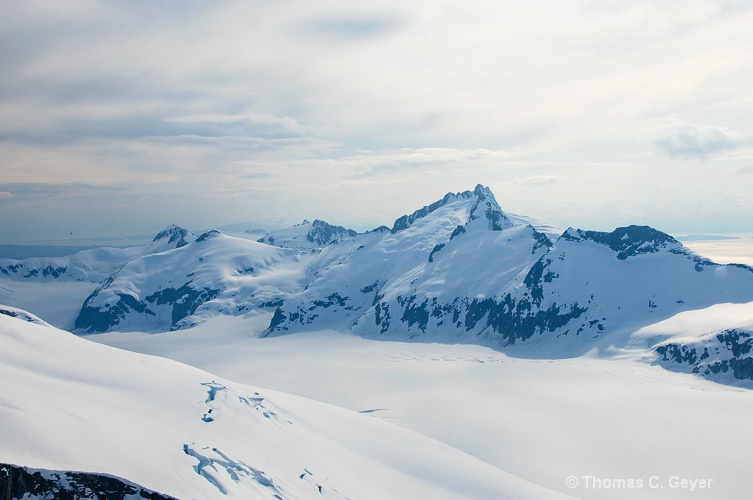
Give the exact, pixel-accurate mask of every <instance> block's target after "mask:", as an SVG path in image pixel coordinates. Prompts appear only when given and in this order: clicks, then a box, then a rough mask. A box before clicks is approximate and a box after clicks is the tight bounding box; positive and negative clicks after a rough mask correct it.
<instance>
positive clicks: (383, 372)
mask: <svg viewBox="0 0 753 500" xmlns="http://www.w3.org/2000/svg"><path fill="white" fill-rule="evenodd" d="M730 307H733V308H737V309H740V311H738V315H739V316H740V317H741V316H744V315H745V314H746V313H745V312H744V311H743V309H746V310H747V311H748V312H750V311H751V308H753V304H748V305H738V304H734V305H730ZM725 309H726V310H729V309H728V308H726V307H721V308H720V311H722V312H720V313H719V314H716V313H715V314H713V316H715V317H716V320H709V321H708V322H707V323H706V324H705V325H704V329H705V328H709V329H715V328H720V327H723V326H724V324H725V320H724V317H725V314H724V312H723V311H724V310H725ZM685 314H688V313H685ZM700 314H702V313H700ZM268 316H269V315H268V314H267V315H262V316H259V317H257V318H246V319H243V318H237V317H236V318H233V317H216V318H213V319H212V320H210V321H208V322H206V323H204V324H201V325H199V326H197V327H195V328H191V329H188V330H184V331H176V332H168V333H163V334H159V335H148V334H143V333H138V332H134V333H107V334H101V335H92V336H88V337H87V338H88V339H90V340H93V341H95V342H101V343H106V344H110V345H113V346H118V347H122V348H126V349H131V350H134V351H140V352H145V353H151V354H155V355H159V356H165V357H170V358H173V359H176V360H180V361H183V362H186V363H189V364H192V365H194V366H198V367H202V368H204V369H207V370H209V371H211V372H214V373H217V374H219V375H222V376H224V377H226V378H229V379H233V380H237V381H241V382H245V383H255V384H259V385H262V386H264V387H270V388H274V389H277V390H282V391H285V392H290V393H294V394H299V395H302V396H306V397H309V398H312V399H316V400H319V401H324V402H327V403H331V404H335V405H338V406H342V407H345V408H348V409H351V410H355V411H360V412H364V413H366V414H368V415H370V416H371V417H373V418H375V419H379V420H385V421H387V422H391V423H395V424H398V425H400V426H402V427H405V428H408V429H411V430H413V431H416V432H419V433H421V434H424V435H426V436H429V437H432V438H434V439H437V440H439V441H442V442H444V443H447V444H449V445H451V446H453V447H455V448H458V449H460V450H463V451H465V452H467V453H469V454H471V455H473V456H475V457H477V458H480V459H482V460H484V461H485V462H487V463H489V464H492V465H494V466H497V467H499V468H501V469H503V470H506V471H510V472H511V473H513V474H515V475H516V476H519V477H521V478H524V479H526V480H528V481H531V482H533V483H536V484H540V485H543V486H545V487H548V488H550V489H554V490H559V491H560V492H563V493H566V494H570V495H573V496H575V497H577V498H583V499H594V500H596V499H634V498H642V499H643V498H646V499H691V498H692V499H709V500H711V499H718V498H746V497H747V495H748V494H749V492H750V480H749V474H748V469H749V467H748V463H749V462H748V456H749V444H750V442H751V439H753V430H751V428H750V426H749V425H748V423H747V422H748V419H749V415H751V412H753V392H751V391H750V390H747V389H740V388H735V387H730V386H725V385H720V384H716V383H713V382H709V381H706V380H703V379H700V378H698V377H696V376H694V375H690V374H685V373H674V372H670V371H667V370H665V369H663V368H661V367H659V366H652V365H651V364H650V363H647V362H646V361H647V360H648V361H650V356H647V355H646V352H647V351H646V350H645V347H644V348H641V349H638V348H637V347H636V345H632V346H629V348H625V349H619V350H615V351H612V352H607V351H606V350H601V351H596V350H595V351H593V352H590V353H587V354H586V355H583V356H580V357H576V358H567V359H525V358H516V357H510V356H508V355H505V354H503V353H501V352H499V351H496V350H493V349H490V348H487V347H482V346H478V345H462V344H454V345H447V344H435V343H417V342H412V343H406V342H394V341H377V340H371V339H364V338H361V337H358V336H354V335H351V334H348V333H346V332H335V331H309V332H303V333H298V334H291V335H286V336H281V337H270V338H256V336H255V331H257V330H260V329H263V328H264V327H265V325H266V323H267V322H268V320H269V318H268ZM676 321H677V322H678V323H676V324H679V322H681V321H682V318H680V317H678V318H676ZM665 324H666V323H665ZM659 328H661V327H659ZM637 335H639V336H640V335H642V333H641V334H637ZM640 341H641V342H642V341H645V339H641V340H640ZM637 342H638V340H636V341H635V342H634V344H636V343H637ZM570 476H574V477H575V478H576V479H577V480H578V481H579V485H578V486H577V487H576V488H572V489H571V488H568V487H567V485H566V481H567V480H568V477H570ZM677 478H680V479H694V480H700V479H708V480H711V482H710V483H708V484H710V487H707V488H698V487H697V485H698V484H699V483H696V488H695V489H694V490H693V491H692V492H691V491H689V487H688V488H681V487H674V486H676V484H675V482H674V481H675V479H677ZM595 479H599V480H610V481H611V480H628V479H633V480H641V481H642V487H641V488H637V489H630V488H604V487H603V486H604V483H603V481H602V483H601V486H602V487H601V488H599V487H595V485H594V483H593V481H594V480H595ZM589 481H591V483H589ZM649 481H653V483H652V484H655V485H656V486H657V487H656V488H652V487H650V485H649ZM495 498H497V497H495ZM499 498H504V496H500V497H499Z"/></svg>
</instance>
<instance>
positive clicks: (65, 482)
mask: <svg viewBox="0 0 753 500" xmlns="http://www.w3.org/2000/svg"><path fill="white" fill-rule="evenodd" d="M27 498H28V499H32V498H34V499H50V500H53V499H54V500H78V499H82V498H94V499H102V500H104V499H107V500H121V499H126V498H128V499H137V498H144V499H147V500H168V499H172V498H173V497H169V496H165V495H162V494H160V493H157V492H154V491H150V490H147V489H146V488H143V487H141V486H139V485H137V484H134V483H131V482H129V481H126V480H124V479H120V478H117V477H114V476H109V475H105V474H93V473H87V472H71V471H52V470H43V469H30V468H28V467H17V466H15V465H10V464H0V500H21V499H27Z"/></svg>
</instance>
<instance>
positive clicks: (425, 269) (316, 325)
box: [0, 185, 753, 373]
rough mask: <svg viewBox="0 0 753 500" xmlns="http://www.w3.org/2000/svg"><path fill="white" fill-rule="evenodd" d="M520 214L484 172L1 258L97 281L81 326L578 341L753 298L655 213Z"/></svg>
mask: <svg viewBox="0 0 753 500" xmlns="http://www.w3.org/2000/svg"><path fill="white" fill-rule="evenodd" d="M521 221H523V222H521ZM524 221H525V219H521V218H519V217H510V216H508V215H507V214H505V213H504V212H503V211H502V209H501V208H500V206H499V205H498V203H497V201H496V200H495V198H494V195H493V194H492V192H491V191H490V190H489V189H488V188H486V187H484V186H481V185H479V186H477V187H476V188H475V189H474V190H473V191H465V192H460V193H448V194H447V195H446V196H444V197H443V198H442V199H441V200H438V201H436V202H435V203H432V204H430V205H427V206H425V207H423V208H421V209H419V210H416V211H415V212H413V213H412V214H409V215H404V216H402V217H400V218H398V219H397V220H396V221H395V222H394V224H393V225H392V228H391V229H390V228H389V227H386V226H382V227H380V228H377V229H374V230H373V231H368V232H365V233H360V234H359V233H356V232H355V231H352V230H349V229H346V228H343V227H340V226H333V225H330V224H327V223H326V222H324V221H320V220H315V221H314V222H313V223H310V222H308V221H304V223H302V224H299V225H297V226H294V227H293V228H290V229H285V230H281V231H275V232H272V233H269V234H266V235H265V236H263V237H262V238H260V239H259V240H257V241H254V240H251V239H246V238H241V237H235V236H230V235H227V234H223V233H221V232H219V231H210V232H207V233H204V234H201V235H198V236H197V235H194V234H192V233H190V232H189V231H187V230H185V229H183V228H179V227H177V226H170V227H168V228H167V229H165V230H164V231H162V232H161V233H159V234H158V235H157V237H156V238H155V239H154V241H153V242H152V243H151V244H150V245H147V246H146V247H144V248H142V249H140V250H139V251H138V252H134V251H130V253H128V252H125V253H124V252H123V251H120V252H115V253H112V252H111V253H110V254H103V253H102V251H100V253H99V254H97V257H98V259H99V260H97V262H98V264H97V265H96V266H95V265H94V264H91V263H90V262H91V261H92V260H94V259H93V258H91V259H87V258H86V255H87V254H86V252H81V253H79V254H76V255H75V256H71V257H69V258H56V259H27V260H22V261H18V260H16V261H14V260H8V259H4V260H0V273H2V275H4V276H5V277H6V278H8V279H16V280H21V279H32V280H74V279H78V280H81V279H90V280H91V282H92V283H93V288H94V290H93V291H92V292H91V294H90V295H89V297H88V298H87V299H86V301H85V302H84V304H83V305H82V306H81V308H80V310H79V311H78V314H77V315H76V319H75V323H74V324H73V325H72V326H73V330H74V331H75V332H76V333H80V334H86V333H96V332H106V331H119V330H120V331H128V330H140V331H152V332H159V331H166V330H178V329H181V328H187V327H190V326H192V325H195V324H197V323H199V322H201V321H203V320H205V319H206V318H208V317H211V316H216V315H220V314H224V315H235V316H238V315H247V314H259V312H260V311H267V313H268V314H269V315H270V317H271V321H270V323H269V325H268V327H267V328H266V330H264V331H263V332H262V333H261V335H263V336H274V335H282V334H285V333H292V332H297V331H303V330H317V329H338V330H348V331H352V332H354V333H355V334H358V335H361V336H364V337H369V338H389V339H393V340H405V339H416V340H425V341H442V342H479V343H484V344H488V345H496V346H500V347H501V346H510V345H513V344H522V343H526V342H527V343H531V342H532V341H535V342H534V343H535V344H538V343H541V342H547V339H550V338H552V339H553V338H561V339H580V340H573V341H572V342H571V345H580V346H582V352H585V350H587V349H588V346H589V345H590V343H592V342H593V340H594V339H604V338H606V337H607V336H609V335H612V334H613V333H614V332H618V331H621V330H624V329H625V328H628V327H630V328H640V326H642V325H644V324H648V323H650V322H656V321H659V320H661V319H663V318H667V317H670V316H671V315H674V314H676V313H678V312H681V311H684V310H689V309H699V308H704V307H708V306H710V305H712V304H717V303H720V302H749V301H753V269H751V268H750V267H747V266H743V265H735V264H731V265H720V264H716V263H714V262H711V261H709V260H708V259H705V258H702V257H700V256H698V255H696V254H694V253H693V252H691V251H690V250H688V249H686V248H685V247H683V246H682V244H681V243H680V242H678V241H677V240H676V239H674V238H673V237H671V236H669V235H667V234H665V233H662V232H660V231H657V230H656V229H653V228H651V227H646V226H628V227H622V228H617V229H615V230H614V231H612V232H598V231H586V230H580V229H573V228H569V229H567V230H566V231H564V232H563V233H562V234H560V235H559V236H558V237H554V236H551V234H552V233H551V231H549V232H548V233H547V234H545V233H544V232H541V231H539V230H537V229H536V228H535V227H533V226H532V225H530V224H527V223H525V222H524ZM90 252H94V251H90ZM108 258H109V259H110V260H109V261H108V260H107V259H108ZM81 269H84V270H85V271H86V272H84V271H81ZM664 355H665V356H671V353H665V354H664ZM668 359H669V358H668ZM745 373H748V372H745Z"/></svg>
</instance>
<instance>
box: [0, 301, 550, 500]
mask: <svg viewBox="0 0 753 500" xmlns="http://www.w3.org/2000/svg"><path fill="white" fill-rule="evenodd" d="M0 343H1V344H2V346H3V348H2V350H0V421H2V422H3V425H2V427H0V462H2V463H10V464H15V465H21V466H25V467H30V468H35V469H51V470H72V471H85V472H94V473H105V474H111V475H114V476H117V477H121V478H124V479H126V480H128V481H132V482H133V483H136V484H138V485H141V486H143V487H146V488H148V489H150V490H153V491H157V492H160V493H163V494H167V495H171V496H175V497H178V498H203V499H204V498H206V499H208V498H380V499H381V498H505V497H509V498H564V497H563V495H560V494H557V493H554V492H551V491H548V490H546V489H544V488H541V487H539V486H536V485H534V484H531V483H529V482H526V481H523V480H521V479H518V478H517V477H515V476H512V475H511V474H508V473H506V472H503V471H502V470H500V469H498V468H496V467H493V466H491V465H489V464H487V463H484V462H482V461H480V460H478V459H475V458H473V457H471V456H469V455H466V454H464V453H462V452H459V451H457V450H455V449H453V448H451V447H449V446H447V445H444V444H442V443H439V442H436V441H433V440H431V439H428V438H426V437H423V436H421V435H419V434H416V433H413V432H410V431H407V430H405V429H403V428H400V427H398V426H395V425H392V424H389V423H386V422H383V421H380V420H377V419H372V418H368V417H367V416H364V415H359V414H357V413H355V412H351V411H348V410H344V409H341V408H337V407H334V406H329V405H326V404H323V403H318V402H315V401H311V400H306V399H302V398H300V397H296V396H291V395H288V394H283V393H280V392H277V391H272V390H262V389H257V388H254V387H250V386H245V385H241V384H237V383H233V382H230V381H227V380H224V379H222V378H219V377H217V376H214V375H212V374H210V373H208V372H204V371H201V370H199V369H196V368H191V367H189V366H186V365H182V364H179V363H176V362H174V361H169V360H166V359H161V358H156V357H150V356H145V355H142V354H135V353H129V352H125V351H121V350H117V349H113V348H110V347H106V346H102V345H97V344H95V343H92V342H88V341H86V340H84V339H81V338H77V337H75V336H74V335H72V334H69V333H66V332H63V331H60V330H57V329H55V328H52V327H49V326H45V325H40V324H37V323H34V322H30V321H25V320H23V319H19V318H18V317H11V316H9V315H6V314H3V315H0ZM279 368H280V367H277V370H279Z"/></svg>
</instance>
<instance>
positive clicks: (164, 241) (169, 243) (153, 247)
mask: <svg viewBox="0 0 753 500" xmlns="http://www.w3.org/2000/svg"><path fill="white" fill-rule="evenodd" d="M195 240H196V236H195V235H193V234H192V233H191V232H190V231H189V230H188V229H185V228H183V227H180V226H177V225H175V224H171V225H169V226H167V227H166V228H165V229H163V230H162V231H160V232H159V233H157V236H155V237H154V239H153V240H152V242H151V244H150V245H149V251H150V253H151V252H155V251H160V252H161V251H165V250H172V249H174V248H180V247H184V246H186V245H188V244H189V243H192V242H193V241H195Z"/></svg>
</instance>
